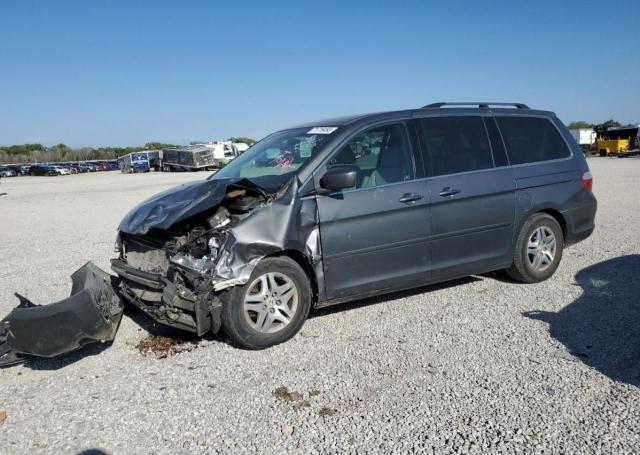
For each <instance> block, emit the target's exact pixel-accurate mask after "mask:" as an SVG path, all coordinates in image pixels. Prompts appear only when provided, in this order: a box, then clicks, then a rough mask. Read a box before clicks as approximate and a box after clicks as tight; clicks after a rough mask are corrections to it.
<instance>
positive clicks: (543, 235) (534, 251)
mask: <svg viewBox="0 0 640 455" xmlns="http://www.w3.org/2000/svg"><path fill="white" fill-rule="evenodd" d="M563 249H564V236H563V234H562V228H561V227H560V225H559V224H558V222H557V221H556V219H555V218H554V217H552V216H551V215H548V214H546V213H536V214H534V215H532V216H531V217H530V218H529V219H528V220H527V221H526V222H525V223H524V226H522V229H521V230H520V234H519V235H518V239H517V241H516V247H515V250H514V252H513V265H512V266H511V267H510V268H508V269H507V274H508V275H509V276H510V277H511V278H513V279H514V280H517V281H521V282H523V283H538V282H540V281H544V280H546V279H547V278H549V277H551V276H552V275H553V274H554V273H555V271H556V269H557V268H558V266H559V265H560V260H561V259H562V251H563Z"/></svg>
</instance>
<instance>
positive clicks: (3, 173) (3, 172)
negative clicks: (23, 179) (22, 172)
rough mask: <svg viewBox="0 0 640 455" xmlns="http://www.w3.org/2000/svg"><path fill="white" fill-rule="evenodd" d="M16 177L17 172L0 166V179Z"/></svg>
mask: <svg viewBox="0 0 640 455" xmlns="http://www.w3.org/2000/svg"><path fill="white" fill-rule="evenodd" d="M16 175H18V174H17V172H16V171H14V170H13V169H11V168H10V167H8V166H0V177H15V176H16Z"/></svg>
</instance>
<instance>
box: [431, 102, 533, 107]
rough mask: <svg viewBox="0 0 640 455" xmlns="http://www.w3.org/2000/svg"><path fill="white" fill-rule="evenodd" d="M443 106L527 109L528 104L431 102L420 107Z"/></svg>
mask: <svg viewBox="0 0 640 455" xmlns="http://www.w3.org/2000/svg"><path fill="white" fill-rule="evenodd" d="M444 106H478V107H489V106H515V107H516V108H517V109H529V106H527V105H526V104H523V103H491V102H487V101H484V102H482V101H481V102H470V103H431V104H427V105H426V106H422V109H429V108H439V107H444Z"/></svg>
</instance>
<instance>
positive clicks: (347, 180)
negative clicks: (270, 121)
mask: <svg viewBox="0 0 640 455" xmlns="http://www.w3.org/2000/svg"><path fill="white" fill-rule="evenodd" d="M450 105H451V103H435V104H431V105H428V106H425V107H423V108H420V109H413V110H406V111H397V112H386V113H379V114H370V115H356V116H350V117H340V118H335V119H330V120H326V121H323V123H322V124H314V123H309V124H303V125H301V126H299V127H297V128H293V129H289V130H284V131H280V132H277V133H274V134H272V135H270V136H268V137H266V138H265V139H263V140H262V141H260V142H259V143H257V144H256V145H254V146H253V147H252V148H251V149H249V150H248V151H247V152H245V153H244V154H242V155H241V156H239V157H238V158H236V159H235V160H233V161H232V162H231V163H230V164H228V165H227V166H226V167H224V168H223V169H221V170H220V171H218V172H217V173H216V174H214V175H213V176H212V177H210V178H209V179H207V180H204V181H202V182H192V183H190V184H189V185H183V186H180V187H177V188H175V189H173V190H169V191H165V192H163V193H161V194H160V195H157V196H155V197H152V198H150V199H149V200H147V201H145V202H143V203H142V204H140V205H138V206H137V207H136V208H135V209H134V210H132V211H131V212H130V213H129V214H128V215H127V216H126V217H125V218H124V219H123V221H122V222H121V224H120V227H119V234H118V239H117V245H119V251H120V256H119V257H118V258H117V259H114V260H113V261H112V268H113V270H114V271H115V272H116V273H118V274H119V275H120V277H121V278H122V282H121V283H122V289H123V295H124V297H125V298H127V299H128V300H129V301H130V302H131V303H133V304H134V305H136V306H138V307H140V308H142V309H143V310H144V312H145V313H146V314H149V315H151V316H152V317H153V318H154V319H155V320H156V321H158V322H160V323H163V324H168V325H173V326H175V327H179V328H182V329H185V330H190V331H192V332H195V333H197V334H199V335H202V334H204V333H206V332H207V331H209V330H211V331H214V332H215V331H217V330H218V329H219V328H220V327H221V326H222V327H224V329H225V331H226V332H227V334H228V335H229V336H230V337H231V338H232V339H233V340H234V341H235V342H236V343H238V344H240V345H242V346H245V347H247V348H251V349H261V348H265V347H268V346H272V345H274V344H277V343H281V342H283V341H285V340H287V339H289V338H290V337H292V336H293V335H295V333H296V332H297V331H298V330H299V329H300V327H301V326H302V324H303V323H304V320H305V319H306V317H307V314H308V312H309V309H310V308H311V307H312V306H316V307H322V306H327V305H332V304H336V303H341V302H345V301H349V300H355V299H359V298H363V297H367V296H371V295H378V294H382V293H387V292H392V291H397V290H402V289H408V288H413V287H417V286H423V285H425V284H429V283H435V282H440V281H445V280H450V279H454V278H459V277H463V276H468V275H473V274H480V273H485V272H490V271H496V270H506V272H507V273H508V274H509V275H510V276H511V277H512V278H513V279H516V280H518V281H521V282H525V283H535V282H539V281H542V280H545V279H547V278H549V277H550V276H552V275H553V274H554V272H555V270H556V269H557V267H558V266H559V264H560V260H561V258H562V255H563V251H564V248H565V246H567V245H570V244H572V243H575V242H578V241H580V240H582V239H584V238H586V237H588V236H589V235H590V234H591V233H592V232H593V229H594V226H595V224H594V218H595V212H596V208H597V202H596V199H595V197H594V196H593V193H592V192H591V187H592V178H591V173H590V171H589V167H588V165H587V162H586V159H585V157H584V154H583V153H582V150H581V149H580V147H579V146H578V144H577V143H576V142H575V141H574V140H573V138H572V136H571V134H570V133H569V131H568V130H567V129H566V127H565V126H564V125H563V124H562V122H560V121H559V120H558V118H557V117H556V116H555V115H554V114H553V113H551V112H546V111H538V110H532V109H529V108H528V107H527V106H525V105H523V104H519V103H514V104H507V105H503V104H500V103H463V104H462V105H459V104H457V103H453V105H452V107H454V108H452V109H450V108H449V107H450ZM494 106H495V107H494ZM506 106H508V107H506ZM158 214H162V216H158Z"/></svg>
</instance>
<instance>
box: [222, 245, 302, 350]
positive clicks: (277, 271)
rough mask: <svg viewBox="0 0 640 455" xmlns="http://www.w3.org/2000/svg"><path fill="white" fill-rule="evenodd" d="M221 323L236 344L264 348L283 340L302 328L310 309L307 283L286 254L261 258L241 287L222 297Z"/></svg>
mask: <svg viewBox="0 0 640 455" xmlns="http://www.w3.org/2000/svg"><path fill="white" fill-rule="evenodd" d="M221 298H222V326H223V327H224V329H225V332H226V333H227V335H229V336H230V337H231V338H232V340H233V341H234V342H235V343H237V344H238V345H240V346H242V347H245V348H248V349H264V348H268V347H271V346H274V345H276V344H280V343H283V342H285V341H287V340H288V339H290V338H292V337H293V336H294V335H295V334H296V333H298V331H299V330H300V329H301V328H302V325H303V324H304V321H305V320H306V319H307V316H308V315H309V310H310V309H311V286H310V283H309V278H308V277H307V275H306V274H305V273H304V271H303V270H302V268H301V267H300V266H299V265H298V264H297V263H296V262H295V261H293V260H292V259H290V258H288V257H273V258H266V259H263V260H262V261H261V262H260V263H259V264H258V265H257V266H256V268H255V269H254V270H253V273H252V274H251V277H250V278H249V281H247V283H246V284H245V285H244V286H235V287H233V288H231V289H229V290H227V291H226V292H225V293H224V294H223V295H222V296H221Z"/></svg>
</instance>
